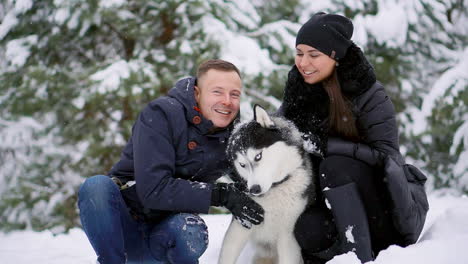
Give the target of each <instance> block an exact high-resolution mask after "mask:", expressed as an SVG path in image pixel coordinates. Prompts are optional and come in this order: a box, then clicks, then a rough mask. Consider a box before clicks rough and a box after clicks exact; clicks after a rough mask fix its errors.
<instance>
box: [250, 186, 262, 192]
mask: <svg viewBox="0 0 468 264" xmlns="http://www.w3.org/2000/svg"><path fill="white" fill-rule="evenodd" d="M261 192H262V187H260V185H258V184H254V185H253V186H252V187H250V193H251V194H253V195H257V194H260V193H261Z"/></svg>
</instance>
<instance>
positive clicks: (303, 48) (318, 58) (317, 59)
mask: <svg viewBox="0 0 468 264" xmlns="http://www.w3.org/2000/svg"><path fill="white" fill-rule="evenodd" d="M295 63H296V66H297V69H298V70H299V72H300V73H301V75H302V77H304V81H305V82H306V83H309V84H314V83H318V82H321V81H323V80H325V79H327V78H328V77H329V76H330V75H331V74H332V73H333V70H334V69H335V64H336V61H335V60H334V59H332V58H330V57H328V56H327V55H325V54H323V53H322V52H320V51H318V50H317V49H315V48H313V47H311V46H309V45H305V44H299V45H297V47H296V59H295Z"/></svg>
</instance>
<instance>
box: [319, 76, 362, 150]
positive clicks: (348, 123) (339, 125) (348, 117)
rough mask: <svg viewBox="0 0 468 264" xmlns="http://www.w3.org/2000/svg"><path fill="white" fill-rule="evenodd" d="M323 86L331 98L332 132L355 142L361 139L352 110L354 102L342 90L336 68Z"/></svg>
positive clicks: (330, 120)
mask: <svg viewBox="0 0 468 264" xmlns="http://www.w3.org/2000/svg"><path fill="white" fill-rule="evenodd" d="M323 86H324V88H325V91H327V93H328V97H329V98H330V111H329V129H330V132H331V134H337V135H338V136H342V137H344V138H345V139H348V140H351V141H354V142H357V141H359V132H358V129H357V127H356V119H355V118H354V115H353V112H352V110H351V106H352V104H351V102H350V101H349V99H348V98H346V97H345V96H344V95H343V93H342V91H341V87H340V82H339V81H338V76H337V73H336V68H335V70H334V71H333V73H332V74H331V76H330V77H329V78H328V79H327V80H325V81H323Z"/></svg>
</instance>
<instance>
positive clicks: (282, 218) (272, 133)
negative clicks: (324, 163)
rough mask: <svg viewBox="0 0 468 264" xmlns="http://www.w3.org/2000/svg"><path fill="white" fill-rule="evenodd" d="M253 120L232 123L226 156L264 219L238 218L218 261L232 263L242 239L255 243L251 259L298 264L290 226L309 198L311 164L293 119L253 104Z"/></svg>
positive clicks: (310, 196) (295, 244)
mask: <svg viewBox="0 0 468 264" xmlns="http://www.w3.org/2000/svg"><path fill="white" fill-rule="evenodd" d="M254 116H255V117H254V120H251V121H250V122H247V123H243V124H240V125H238V126H236V128H235V129H234V131H233V134H232V135H231V137H230V139H229V144H228V147H227V155H228V158H229V160H230V162H231V165H233V167H234V168H235V172H234V173H235V174H236V175H235V177H234V178H237V179H234V180H235V181H236V180H237V181H241V182H244V183H245V185H246V190H247V191H248V192H249V195H251V197H252V198H253V199H254V200H255V201H256V202H257V203H259V204H260V205H261V206H262V207H263V209H264V210H265V215H264V222H263V223H261V224H260V225H254V226H252V227H251V228H250V229H247V228H245V227H243V226H242V225H241V224H240V223H238V222H237V221H231V224H230V226H229V228H228V230H227V232H226V235H225V237H224V241H223V245H222V249H221V254H220V259H219V263H220V264H228V263H229V264H231V263H232V264H233V263H235V262H236V260H237V258H238V257H239V255H240V253H241V251H242V249H243V247H244V246H245V244H246V243H247V241H249V240H250V241H252V242H253V244H254V245H255V248H256V250H255V256H254V263H279V264H298V263H302V262H303V261H302V256H301V249H300V247H299V244H298V243H297V241H296V239H295V237H294V225H295V223H296V221H297V218H298V217H299V216H300V214H301V213H302V212H303V211H304V209H305V207H306V206H307V205H308V204H309V202H310V201H312V200H313V199H312V197H313V196H314V192H313V190H314V188H313V180H312V179H313V177H312V167H311V166H312V165H311V162H310V159H309V156H308V154H307V153H306V152H305V151H304V149H303V140H302V138H301V134H300V132H299V131H298V130H297V128H296V127H295V126H294V125H293V123H292V122H290V121H287V120H285V119H284V118H281V117H271V116H269V115H268V114H267V112H266V111H265V110H264V109H263V108H261V107H259V106H255V107H254Z"/></svg>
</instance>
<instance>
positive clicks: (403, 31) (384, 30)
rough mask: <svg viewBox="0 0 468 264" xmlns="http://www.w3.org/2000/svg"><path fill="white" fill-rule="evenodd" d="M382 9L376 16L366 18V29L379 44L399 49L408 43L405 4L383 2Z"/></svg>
mask: <svg viewBox="0 0 468 264" xmlns="http://www.w3.org/2000/svg"><path fill="white" fill-rule="evenodd" d="M381 5H382V6H381V7H380V8H381V9H383V10H388V11H386V12H379V13H377V14H376V15H375V16H366V17H365V18H364V22H365V24H366V28H367V30H368V31H369V32H371V34H372V35H373V36H374V37H375V38H376V40H377V42H379V43H381V44H383V43H386V44H387V46H388V47H395V48H396V47H399V46H400V45H403V44H404V43H405V41H406V35H407V32H408V21H407V19H406V14H405V9H404V6H403V4H401V3H394V1H389V2H382V3H381Z"/></svg>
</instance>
